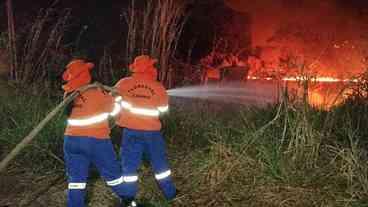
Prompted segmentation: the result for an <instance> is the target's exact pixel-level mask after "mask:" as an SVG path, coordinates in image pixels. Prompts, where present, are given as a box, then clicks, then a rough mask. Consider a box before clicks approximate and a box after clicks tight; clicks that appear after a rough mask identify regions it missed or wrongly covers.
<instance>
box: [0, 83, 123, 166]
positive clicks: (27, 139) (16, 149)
mask: <svg viewBox="0 0 368 207" xmlns="http://www.w3.org/2000/svg"><path fill="white" fill-rule="evenodd" d="M90 88H101V89H103V90H106V91H109V92H111V93H112V94H114V93H116V91H115V89H114V88H113V87H109V86H105V85H102V84H101V83H98V82H95V83H93V84H89V85H86V86H83V87H81V88H79V89H78V90H76V91H74V92H73V93H72V94H70V95H69V96H67V97H66V98H65V99H64V100H63V101H62V102H61V103H60V104H59V105H57V106H56V107H55V108H54V109H53V110H52V111H51V112H49V113H48V114H47V116H46V117H45V118H44V119H43V120H42V121H41V122H40V123H39V124H38V125H37V126H36V127H34V128H33V130H32V131H31V132H30V133H29V134H28V135H27V136H25V137H24V138H23V139H22V141H21V142H20V143H18V144H17V145H16V146H15V147H14V149H13V150H12V151H10V153H9V154H8V155H7V156H6V157H5V158H4V159H3V160H1V162H0V173H1V172H2V171H4V170H5V169H6V167H7V166H8V164H9V163H10V161H12V160H13V159H14V158H15V157H16V156H17V155H18V154H19V153H20V151H21V150H22V149H23V148H25V147H26V146H27V145H28V144H29V143H30V142H31V141H32V140H33V139H34V138H35V137H36V135H37V134H38V133H39V132H40V131H41V130H42V129H43V128H44V127H45V126H46V124H47V123H48V122H49V121H50V120H51V119H52V118H54V116H55V115H57V114H58V112H59V111H60V110H61V109H63V108H64V107H65V106H66V105H68V104H69V103H71V102H72V101H73V100H74V99H75V98H77V97H78V96H79V94H80V93H81V92H84V91H86V90H88V89H90Z"/></svg>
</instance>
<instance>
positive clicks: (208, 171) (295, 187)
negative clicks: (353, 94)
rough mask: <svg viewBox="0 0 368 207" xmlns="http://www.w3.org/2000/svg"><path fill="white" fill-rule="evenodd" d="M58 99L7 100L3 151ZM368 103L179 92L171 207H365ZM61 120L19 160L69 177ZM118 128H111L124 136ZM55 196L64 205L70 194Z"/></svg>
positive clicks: (172, 120)
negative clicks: (236, 101)
mask: <svg viewBox="0 0 368 207" xmlns="http://www.w3.org/2000/svg"><path fill="white" fill-rule="evenodd" d="M56 101H57V100H48V99H45V98H41V97H34V96H33V97H30V96H26V95H20V96H14V97H8V98H6V99H2V100H1V103H2V104H1V105H0V113H1V118H0V125H1V130H0V143H1V145H0V146H1V149H0V150H1V152H3V154H2V157H3V156H4V155H5V154H6V153H7V152H9V150H10V149H11V148H13V147H14V146H15V144H16V143H17V142H19V141H20V139H21V138H22V137H24V136H25V135H26V134H27V133H28V132H29V131H30V130H31V129H32V128H33V127H34V126H35V125H36V124H37V123H38V122H39V121H40V120H41V119H42V118H43V117H44V116H45V114H46V113H47V112H48V111H49V110H51V109H52V108H53V106H55V105H56V104H55V103H56ZM367 110H368V107H367V105H366V103H363V102H359V103H358V102H357V100H353V99H351V101H350V100H349V101H347V103H346V104H344V105H342V106H339V107H336V108H334V109H332V110H331V111H328V112H326V111H319V110H317V109H313V108H309V107H307V108H305V107H298V106H289V105H288V104H286V103H284V104H282V105H281V106H274V107H269V108H266V109H255V108H245V107H241V106H236V105H231V104H219V103H211V102H203V101H197V100H189V99H188V100H186V99H177V100H173V104H172V108H171V111H170V114H169V115H168V116H166V117H165V118H164V126H165V128H164V129H163V131H164V133H165V136H166V139H167V144H168V149H169V158H170V161H171V164H172V169H173V172H174V179H175V181H176V183H177V187H178V189H179V190H180V195H179V197H178V198H177V199H176V200H175V201H173V202H172V206H367V205H368V199H367V198H368V159H367V141H366V139H365V138H366V137H367V135H368V129H367V128H366V126H367V123H368V115H367V114H368V113H366V112H367ZM64 123H65V117H64V115H63V114H60V115H59V116H58V117H57V118H56V119H55V120H53V121H52V122H51V123H49V124H48V126H47V128H46V129H44V130H43V131H42V133H41V134H40V135H39V136H38V137H37V138H36V141H35V142H33V143H32V145H31V146H29V147H27V148H26V150H24V151H23V153H22V154H21V155H20V156H19V157H18V158H17V159H16V161H15V162H13V163H12V168H13V167H14V166H16V167H17V168H22V169H27V170H28V171H29V173H32V174H33V175H37V176H44V175H49V176H55V174H59V175H62V174H63V168H64V166H63V165H62V163H61V162H60V160H62V142H63V140H62V137H63V130H64ZM119 136H120V133H119V131H118V129H116V128H114V130H113V137H114V141H115V142H116V143H117V144H118V143H119ZM141 174H142V177H143V179H141V188H140V189H141V192H140V193H141V194H140V195H139V197H140V198H142V199H146V200H143V201H146V202H150V203H151V204H152V206H170V204H168V203H167V202H165V201H164V200H163V198H162V195H161V194H160V192H159V190H158V188H157V186H156V183H155V181H154V179H153V176H152V173H151V171H150V169H149V167H148V165H144V166H143V167H142V168H141ZM91 177H92V180H91V186H93V187H90V188H89V190H90V192H89V203H90V206H100V205H102V202H103V203H104V204H106V205H107V204H109V203H112V202H116V198H114V196H112V194H111V192H110V191H109V189H108V188H107V187H106V186H105V184H104V183H103V182H102V181H101V180H100V179H99V178H98V176H97V174H96V173H93V175H92V176H91ZM64 182H65V181H64ZM64 187H65V186H61V187H60V189H59V191H60V192H63V190H64ZM101 192H104V193H101ZM62 195H64V194H62ZM58 199H59V200H62V201H60V203H61V204H60V206H63V205H64V204H65V203H64V204H63V202H65V198H63V197H62V196H61V197H60V196H59V197H58ZM63 199H64V200H63ZM147 199H149V201H148V200H147ZM54 202H56V201H54ZM50 205H51V204H50ZM54 205H55V206H59V205H56V204H55V203H54Z"/></svg>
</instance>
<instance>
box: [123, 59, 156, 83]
mask: <svg viewBox="0 0 368 207" xmlns="http://www.w3.org/2000/svg"><path fill="white" fill-rule="evenodd" d="M156 62H157V59H152V58H150V57H149V56H148V55H140V56H137V57H136V58H135V59H134V62H133V63H132V64H130V65H129V69H130V71H132V72H133V73H134V74H133V75H135V76H139V77H143V78H148V79H156V78H157V69H156V68H155V66H154V65H155V63H156Z"/></svg>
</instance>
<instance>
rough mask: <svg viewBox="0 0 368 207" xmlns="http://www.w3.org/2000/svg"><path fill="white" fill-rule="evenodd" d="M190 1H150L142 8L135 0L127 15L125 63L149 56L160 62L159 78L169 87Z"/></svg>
mask: <svg viewBox="0 0 368 207" xmlns="http://www.w3.org/2000/svg"><path fill="white" fill-rule="evenodd" d="M188 3H189V2H188V1H182V0H180V1H176V0H157V1H154V0H148V1H145V4H144V6H143V9H142V6H141V5H139V2H137V1H136V0H132V1H131V6H130V8H129V9H128V11H127V12H126V14H125V19H126V21H127V24H128V37H127V43H126V56H127V57H126V60H127V63H131V62H132V60H133V59H134V57H136V56H137V55H141V54H147V55H150V56H151V57H154V58H157V59H158V64H159V66H160V67H159V68H160V71H159V79H160V80H161V81H162V82H163V83H165V84H166V85H167V86H168V87H171V86H172V81H173V80H172V73H174V72H175V71H172V70H174V69H173V68H171V67H170V60H172V59H173V57H174V55H175V51H176V48H177V45H178V41H179V39H180V35H181V33H182V30H183V26H184V23H185V22H186V19H187V15H188V14H187V13H186V8H187V5H188Z"/></svg>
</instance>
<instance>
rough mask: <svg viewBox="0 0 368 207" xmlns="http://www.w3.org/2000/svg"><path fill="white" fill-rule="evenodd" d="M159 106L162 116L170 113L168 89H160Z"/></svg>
mask: <svg viewBox="0 0 368 207" xmlns="http://www.w3.org/2000/svg"><path fill="white" fill-rule="evenodd" d="M157 95H158V105H157V109H158V110H159V111H160V114H162V113H165V112H168V111H169V96H168V95H167V92H166V89H165V88H164V87H163V86H162V87H160V89H159V91H158V93H157Z"/></svg>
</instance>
